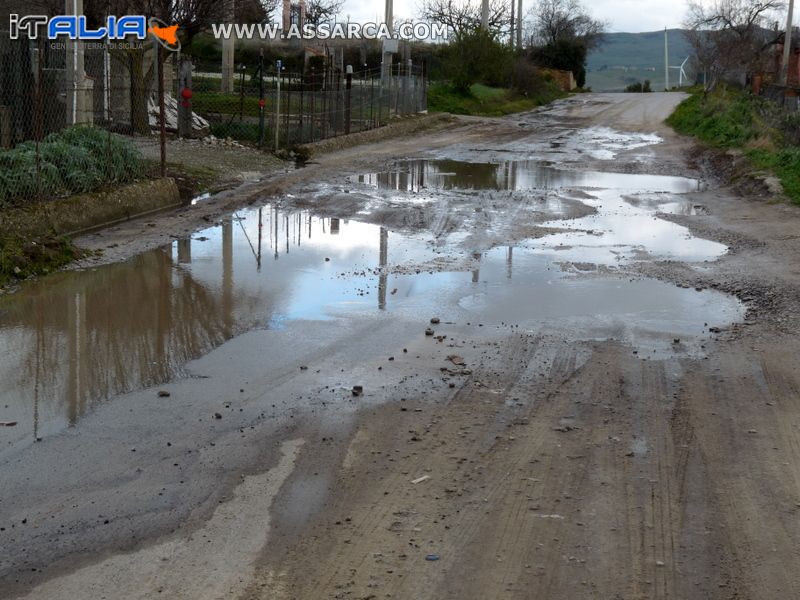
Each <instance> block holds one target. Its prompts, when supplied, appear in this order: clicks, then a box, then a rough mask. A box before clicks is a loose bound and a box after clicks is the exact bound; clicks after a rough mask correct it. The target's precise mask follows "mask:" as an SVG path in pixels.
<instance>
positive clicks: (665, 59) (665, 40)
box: [664, 27, 669, 91]
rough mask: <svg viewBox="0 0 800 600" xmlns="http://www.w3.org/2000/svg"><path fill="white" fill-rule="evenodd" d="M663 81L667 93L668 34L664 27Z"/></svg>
mask: <svg viewBox="0 0 800 600" xmlns="http://www.w3.org/2000/svg"><path fill="white" fill-rule="evenodd" d="M664 80H665V81H666V85H665V89H666V90H667V91H669V34H668V33H667V28H666V27H664Z"/></svg>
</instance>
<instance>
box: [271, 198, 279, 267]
mask: <svg viewBox="0 0 800 600" xmlns="http://www.w3.org/2000/svg"><path fill="white" fill-rule="evenodd" d="M272 223H273V229H274V231H275V260H278V207H277V206H276V207H275V208H274V209H273V214H272Z"/></svg>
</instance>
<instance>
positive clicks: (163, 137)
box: [156, 44, 167, 177]
mask: <svg viewBox="0 0 800 600" xmlns="http://www.w3.org/2000/svg"><path fill="white" fill-rule="evenodd" d="M156 47H157V48H158V50H157V52H156V64H157V67H158V128H159V138H160V140H159V141H160V146H161V177H166V175H167V126H166V123H165V121H164V60H163V57H162V56H161V53H162V51H163V49H162V47H161V44H158V45H157V46H156Z"/></svg>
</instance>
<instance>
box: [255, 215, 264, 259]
mask: <svg viewBox="0 0 800 600" xmlns="http://www.w3.org/2000/svg"><path fill="white" fill-rule="evenodd" d="M263 210H264V209H263V208H259V209H258V250H257V251H256V266H257V269H258V270H259V271H260V270H261V236H262V228H263V227H264V221H263V219H262V214H261V213H262V211H263Z"/></svg>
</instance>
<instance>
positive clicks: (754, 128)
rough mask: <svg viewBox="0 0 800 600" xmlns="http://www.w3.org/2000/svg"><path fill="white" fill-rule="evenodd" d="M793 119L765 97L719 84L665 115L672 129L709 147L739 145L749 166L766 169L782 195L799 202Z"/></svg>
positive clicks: (799, 164)
mask: <svg viewBox="0 0 800 600" xmlns="http://www.w3.org/2000/svg"><path fill="white" fill-rule="evenodd" d="M791 119H792V117H791V116H787V115H786V114H784V113H782V112H781V110H780V109H779V108H778V107H777V106H776V105H774V104H772V103H771V102H769V101H768V100H765V99H763V98H757V97H753V96H751V95H749V94H746V93H744V92H741V91H738V90H731V89H727V88H720V89H718V90H716V91H715V92H714V93H712V94H708V95H706V96H704V95H703V94H702V92H699V91H696V92H695V93H694V94H693V95H692V96H690V97H689V98H688V99H686V100H685V101H683V102H682V103H681V104H680V105H679V106H678V108H677V109H676V110H675V112H674V113H673V114H672V115H671V116H670V117H669V119H667V123H668V124H669V125H671V126H672V127H673V128H674V129H675V130H676V131H677V132H679V133H682V134H685V135H690V136H694V137H696V138H698V139H700V140H701V141H703V142H705V143H706V144H708V145H709V146H713V147H715V148H723V149H731V148H734V149H740V150H742V151H743V152H744V153H745V155H746V156H747V157H748V158H749V159H750V162H751V164H752V165H753V166H754V167H755V168H757V169H762V170H765V171H771V172H772V173H774V174H775V175H776V176H777V177H778V178H779V179H780V181H781V184H782V185H783V188H784V191H785V192H786V195H787V196H788V197H789V198H790V199H791V200H792V201H793V202H795V203H796V204H800V147H798V146H797V145H795V144H794V143H792V141H791V139H793V138H794V139H796V135H797V134H796V132H794V136H792V135H791V133H792V132H791V131H790V130H793V128H794V127H796V126H794V125H789V123H790V122H791Z"/></svg>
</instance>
